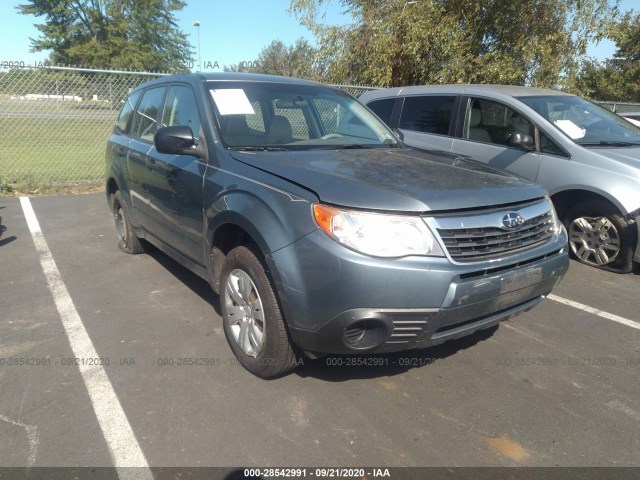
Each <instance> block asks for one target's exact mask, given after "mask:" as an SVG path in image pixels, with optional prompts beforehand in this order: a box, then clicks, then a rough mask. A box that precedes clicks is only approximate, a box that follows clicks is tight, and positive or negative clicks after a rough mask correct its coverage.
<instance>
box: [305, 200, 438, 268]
mask: <svg viewBox="0 0 640 480" xmlns="http://www.w3.org/2000/svg"><path fill="white" fill-rule="evenodd" d="M313 215H314V218H315V220H316V222H317V224H318V225H319V226H320V228H321V229H322V230H323V231H324V232H325V233H326V234H327V235H329V236H330V237H332V238H333V239H335V240H337V241H338V242H340V243H341V244H343V245H345V246H347V247H349V248H352V249H353V250H356V251H358V252H360V253H364V254H367V255H371V256H374V257H404V256H407V255H430V256H438V257H443V256H444V252H443V251H442V249H441V248H440V245H438V242H437V241H436V239H435V237H434V236H433V233H431V230H429V227H428V226H427V224H426V223H425V222H424V220H423V219H422V218H420V217H418V216H405V215H388V214H382V213H371V212H362V211H358V210H344V209H338V208H333V207H328V206H326V205H321V204H314V205H313Z"/></svg>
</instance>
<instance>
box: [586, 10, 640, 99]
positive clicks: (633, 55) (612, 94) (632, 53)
mask: <svg viewBox="0 0 640 480" xmlns="http://www.w3.org/2000/svg"><path fill="white" fill-rule="evenodd" d="M607 36H608V37H609V38H610V39H611V40H613V41H614V42H615V44H616V51H615V53H614V54H613V58H610V59H607V60H605V61H604V62H598V61H596V60H593V59H588V60H586V61H585V62H584V63H583V66H582V71H581V73H580V76H579V78H578V86H579V87H580V88H581V89H582V91H583V92H584V93H585V94H586V95H587V96H589V97H591V98H596V99H599V100H618V101H627V102H640V13H638V14H635V15H634V14H633V12H627V13H625V14H624V15H623V16H622V18H621V19H620V20H619V21H618V22H616V23H615V24H614V25H613V26H612V27H611V28H610V31H609V34H608V35H607Z"/></svg>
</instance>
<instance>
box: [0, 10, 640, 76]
mask: <svg viewBox="0 0 640 480" xmlns="http://www.w3.org/2000/svg"><path fill="white" fill-rule="evenodd" d="M20 3H23V2H21V1H19V0H18V1H16V0H1V1H0V66H1V65H3V64H5V63H4V62H24V64H25V65H34V64H37V63H38V62H45V61H46V60H47V58H48V54H47V53H46V52H38V53H31V52H30V51H29V50H30V40H29V39H30V38H35V37H38V36H39V32H38V31H37V30H36V28H35V27H34V23H39V22H41V21H42V19H37V18H35V17H32V16H27V15H20V14H19V13H18V12H17V10H16V8H15V7H16V5H18V4H20ZM288 6H289V0H241V1H237V0H236V1H230V0H188V1H187V6H186V7H185V8H184V9H183V10H182V11H180V12H178V14H177V19H178V26H179V27H180V29H181V30H182V31H183V32H184V33H186V34H187V35H188V36H189V40H190V42H191V44H192V45H193V50H194V54H195V64H194V68H193V70H198V28H197V27H194V26H193V22H194V21H199V22H200V27H199V30H200V56H201V59H202V66H203V70H206V71H216V70H218V71H221V70H222V69H223V67H224V66H225V65H231V64H238V63H241V62H252V61H255V60H256V58H257V57H258V54H259V53H260V51H261V50H262V49H263V48H264V47H265V46H267V45H268V44H269V43H271V41H272V40H282V41H283V42H284V43H285V44H287V45H290V44H293V43H294V42H295V41H296V40H297V39H298V38H299V37H304V38H306V39H307V40H309V41H310V42H311V43H314V39H313V36H312V35H311V34H310V32H309V31H308V30H307V29H306V28H305V27H302V26H301V25H300V24H299V22H298V20H297V19H296V18H295V16H294V15H292V14H289V13H287V7H288ZM322 8H323V9H324V10H323V12H324V14H325V22H326V23H329V24H334V25H335V24H347V23H349V21H350V19H349V17H348V16H347V15H345V14H343V10H344V7H342V6H341V5H340V2H339V0H332V1H330V2H328V5H326V6H323V7H322ZM620 8H621V10H622V11H626V10H630V9H634V8H635V9H637V8H638V7H637V0H622V1H621V5H620ZM614 51H615V46H614V45H613V44H612V43H611V42H609V41H603V42H600V44H599V45H591V47H590V48H589V52H588V54H589V55H590V56H593V57H595V58H598V59H600V60H602V59H604V58H608V57H611V56H612V55H613V52H614Z"/></svg>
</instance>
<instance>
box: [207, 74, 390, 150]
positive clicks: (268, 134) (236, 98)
mask: <svg viewBox="0 0 640 480" xmlns="http://www.w3.org/2000/svg"><path fill="white" fill-rule="evenodd" d="M207 87H208V88H209V92H210V94H211V97H212V99H213V103H214V106H215V108H214V110H215V115H216V119H217V124H218V127H219V131H220V135H221V137H222V141H223V143H224V144H225V145H226V146H227V148H230V149H233V150H261V151H270V150H274V151H277V150H311V149H314V150H315V149H341V148H390V147H391V148H393V147H397V146H399V143H398V141H397V139H396V137H395V136H394V135H393V133H392V132H391V131H390V130H389V128H388V127H387V126H385V125H384V124H383V123H382V122H381V121H380V120H378V118H377V117H376V116H375V115H373V114H371V113H370V112H369V111H368V110H367V109H366V108H365V107H363V106H362V105H361V104H360V103H358V101H357V100H356V99H355V98H353V97H351V96H350V95H348V94H346V93H344V92H341V91H339V90H336V89H333V88H330V87H323V86H316V85H297V84H289V83H268V82H209V83H208V84H207Z"/></svg>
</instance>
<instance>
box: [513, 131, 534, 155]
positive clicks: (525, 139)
mask: <svg viewBox="0 0 640 480" xmlns="http://www.w3.org/2000/svg"><path fill="white" fill-rule="evenodd" d="M511 146H513V147H519V148H522V149H524V150H528V151H532V150H535V149H536V145H535V143H534V141H533V137H532V136H531V135H528V134H526V133H520V132H513V133H512V134H511Z"/></svg>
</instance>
